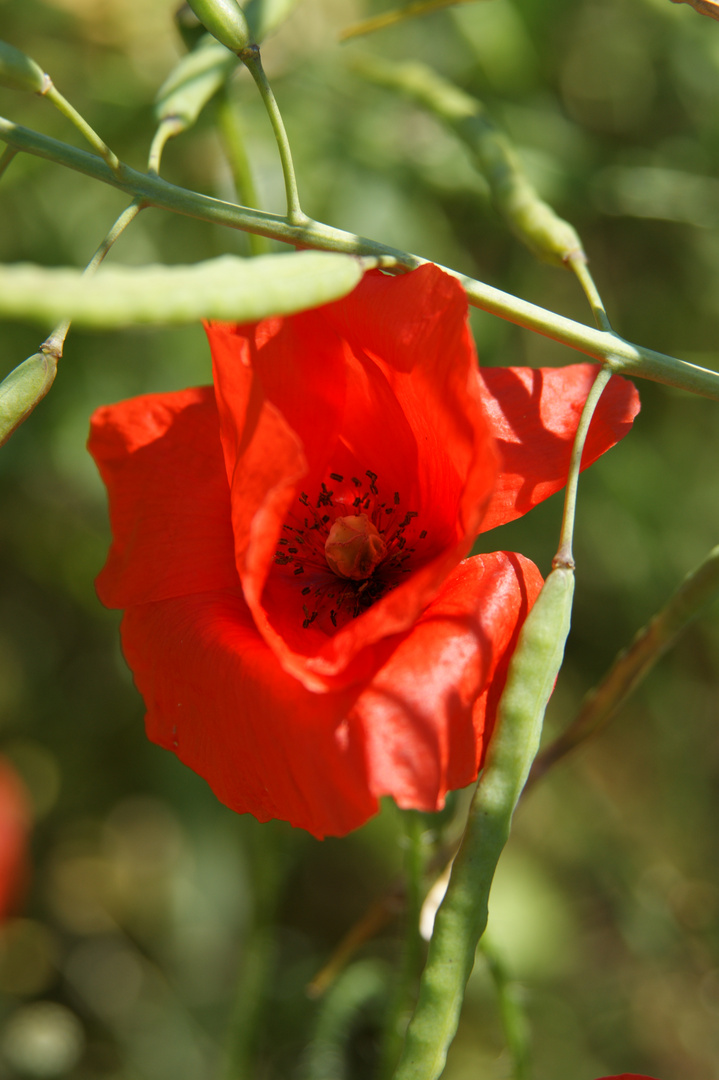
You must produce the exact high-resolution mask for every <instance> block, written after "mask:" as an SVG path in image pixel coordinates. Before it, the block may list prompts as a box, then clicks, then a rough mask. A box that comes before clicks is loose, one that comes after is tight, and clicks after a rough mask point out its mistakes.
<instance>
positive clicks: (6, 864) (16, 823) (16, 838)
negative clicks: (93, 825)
mask: <svg viewBox="0 0 719 1080" xmlns="http://www.w3.org/2000/svg"><path fill="white" fill-rule="evenodd" d="M31 820H32V813H31V810H30V800H29V797H28V794H27V792H26V790H25V786H24V784H23V783H22V781H21V780H20V778H19V776H18V775H17V773H16V772H15V769H14V768H13V767H12V765H11V764H10V763H9V762H8V761H6V760H5V759H4V758H0V921H2V920H4V919H6V918H7V917H8V915H10V914H12V912H13V909H14V908H15V907H16V906H17V903H18V901H19V900H20V898H21V896H22V892H23V889H24V887H25V884H26V882H27V875H28V866H27V840H28V833H29V831H30V824H31Z"/></svg>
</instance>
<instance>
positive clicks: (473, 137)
mask: <svg viewBox="0 0 719 1080" xmlns="http://www.w3.org/2000/svg"><path fill="white" fill-rule="evenodd" d="M355 67H356V69H357V70H358V71H359V72H360V74H362V75H364V76H365V77H366V78H369V79H371V80H372V81H373V82H376V83H379V84H380V85H381V86H386V87H388V88H389V89H392V90H398V91H399V92H400V93H402V94H405V95H406V96H407V97H409V98H411V99H413V100H414V101H416V102H417V103H418V104H419V105H422V106H424V108H426V109H428V110H429V111H430V112H433V113H434V114H435V116H438V117H439V118H440V119H441V120H443V121H444V123H445V124H447V125H448V127H451V128H453V129H454V131H455V132H456V133H457V135H458V136H459V137H460V139H462V141H463V142H464V143H465V144H466V145H467V147H468V148H469V150H470V151H471V153H472V154H473V156H474V158H475V161H476V163H477V165H478V166H479V168H480V170H481V172H482V173H483V174H484V176H485V178H486V180H487V183H488V184H489V188H490V191H491V193H492V198H493V199H494V203H495V205H496V207H497V209H498V210H499V212H500V213H501V214H502V215H503V216H504V217H505V219H506V220H507V223H508V224H509V226H510V227H511V229H512V230H513V232H514V233H515V234H516V235H517V237H518V238H519V239H520V240H521V241H522V243H524V244H526V246H527V247H528V248H529V249H530V250H531V251H533V252H534V254H535V255H537V256H538V257H539V258H540V259H543V260H544V261H545V262H549V263H552V265H554V266H562V265H564V264H565V263H566V261H567V259H568V258H569V256H570V255H576V254H582V242H581V240H580V238H579V236H578V235H577V233H576V231H575V230H574V228H573V227H572V226H571V225H570V224H569V222H567V221H564V220H563V219H562V218H560V217H559V216H558V215H557V214H556V213H555V212H554V210H553V209H552V208H551V206H549V205H548V204H547V203H546V202H544V200H543V199H541V198H540V196H539V195H538V193H537V191H536V190H535V188H534V187H533V185H532V183H531V182H530V180H529V178H528V177H527V175H526V173H525V171H524V168H523V166H522V163H521V161H520V159H519V157H518V156H517V154H516V152H515V150H514V148H513V146H512V144H511V143H510V141H509V139H508V138H507V136H506V135H504V134H503V132H501V131H500V130H499V128H498V127H497V126H496V125H495V124H494V122H493V121H492V119H491V118H490V116H489V113H488V112H487V110H486V109H485V107H484V105H483V104H482V102H481V101H477V99H476V98H473V97H470V95H469V94H466V93H465V92H464V91H463V90H460V89H459V87H457V86H454V85H453V84H452V83H450V82H448V81H447V80H446V79H443V78H442V77H441V76H440V75H437V74H436V73H435V72H434V71H432V69H431V68H428V67H426V66H425V65H424V64H419V63H414V62H409V63H406V64H394V63H390V62H388V61H385V60H380V59H378V58H376V57H372V58H369V57H368V58H363V59H360V60H358V61H356V63H355Z"/></svg>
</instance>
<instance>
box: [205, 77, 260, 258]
mask: <svg viewBox="0 0 719 1080" xmlns="http://www.w3.org/2000/svg"><path fill="white" fill-rule="evenodd" d="M217 126H218V128H219V130H220V134H221V136H222V141H223V143H224V147H225V153H226V154H227V160H228V161H229V163H230V169H231V170H232V178H233V180H234V183H235V191H236V192H237V197H238V199H239V200H240V202H241V203H244V204H245V206H257V203H258V201H259V200H258V198H257V191H256V189H255V183H254V179H253V177H252V168H251V166H250V159H249V158H248V156H247V152H246V150H245V142H244V139H243V137H242V132H241V130H240V125H239V124H238V122H237V116H236V115H235V109H234V107H233V105H232V99H231V97H230V92H229V89H228V87H227V85H226V84H225V86H223V88H222V89H221V90H220V92H219V93H218V95H217ZM247 235H248V239H249V242H250V251H251V252H252V254H253V255H264V254H265V253H266V252H267V251H268V250H269V244H268V243H267V241H266V239H265V237H264V236H258V235H257V234H256V233H248V234H247Z"/></svg>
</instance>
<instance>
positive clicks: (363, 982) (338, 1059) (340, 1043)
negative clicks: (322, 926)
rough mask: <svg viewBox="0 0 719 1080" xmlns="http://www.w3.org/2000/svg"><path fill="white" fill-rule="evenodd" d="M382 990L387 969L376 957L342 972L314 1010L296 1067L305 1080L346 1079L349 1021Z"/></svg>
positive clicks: (382, 995)
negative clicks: (310, 1033)
mask: <svg viewBox="0 0 719 1080" xmlns="http://www.w3.org/2000/svg"><path fill="white" fill-rule="evenodd" d="M386 993H387V972H386V970H385V969H384V967H383V966H381V965H380V964H378V963H377V961H376V960H359V961H358V962H357V963H355V964H353V965H352V966H351V967H350V968H348V969H347V970H346V971H343V972H342V974H341V975H340V976H339V978H338V979H337V981H336V982H335V983H334V984H333V985H332V987H331V988H330V989H329V991H328V992H327V995H326V996H325V998H324V1000H323V1001H322V1004H321V1005H320V1008H319V1010H318V1015H317V1023H316V1027H315V1031H314V1034H313V1037H312V1039H311V1040H310V1043H309V1045H308V1047H307V1049H306V1051H305V1054H304V1062H303V1065H304V1068H302V1069H301V1071H300V1075H301V1076H302V1077H304V1078H305V1080H349V1077H350V1076H351V1075H352V1069H351V1065H350V1063H349V1062H348V1060H347V1059H348V1054H347V1050H348V1044H349V1041H350V1035H351V1033H352V1025H353V1023H354V1022H355V1021H356V1020H357V1019H358V1017H359V1016H360V1015H361V1014H362V1013H363V1012H366V1011H367V1010H368V1009H370V1008H372V1007H373V1006H374V1007H376V1006H377V1005H379V1004H381V1003H382V1002H383V1000H384V998H385V997H386ZM228 1080H230V1078H229V1077H228ZM233 1080H235V1078H233Z"/></svg>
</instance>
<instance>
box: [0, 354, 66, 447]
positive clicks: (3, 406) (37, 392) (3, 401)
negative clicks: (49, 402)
mask: <svg viewBox="0 0 719 1080" xmlns="http://www.w3.org/2000/svg"><path fill="white" fill-rule="evenodd" d="M56 374H57V356H56V355H55V354H54V353H52V352H45V351H43V350H42V349H41V350H40V352H36V353H35V355H34V356H30V357H29V358H28V359H27V360H24V361H23V362H22V364H18V366H17V367H16V368H14V369H13V371H11V372H10V374H9V375H8V376H7V378H5V379H3V381H2V382H1V383H0V446H2V445H3V444H4V443H6V442H7V441H8V439H9V438H10V436H11V435H12V433H13V432H14V431H15V430H16V429H17V428H19V427H20V425H21V424H22V422H23V420H27V418H28V416H29V415H30V413H31V412H32V410H33V409H34V408H35V406H36V405H37V403H38V402H39V401H42V399H43V398H44V397H45V394H46V393H47V392H48V390H49V389H50V387H51V386H52V384H53V382H54V380H55V375H56Z"/></svg>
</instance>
